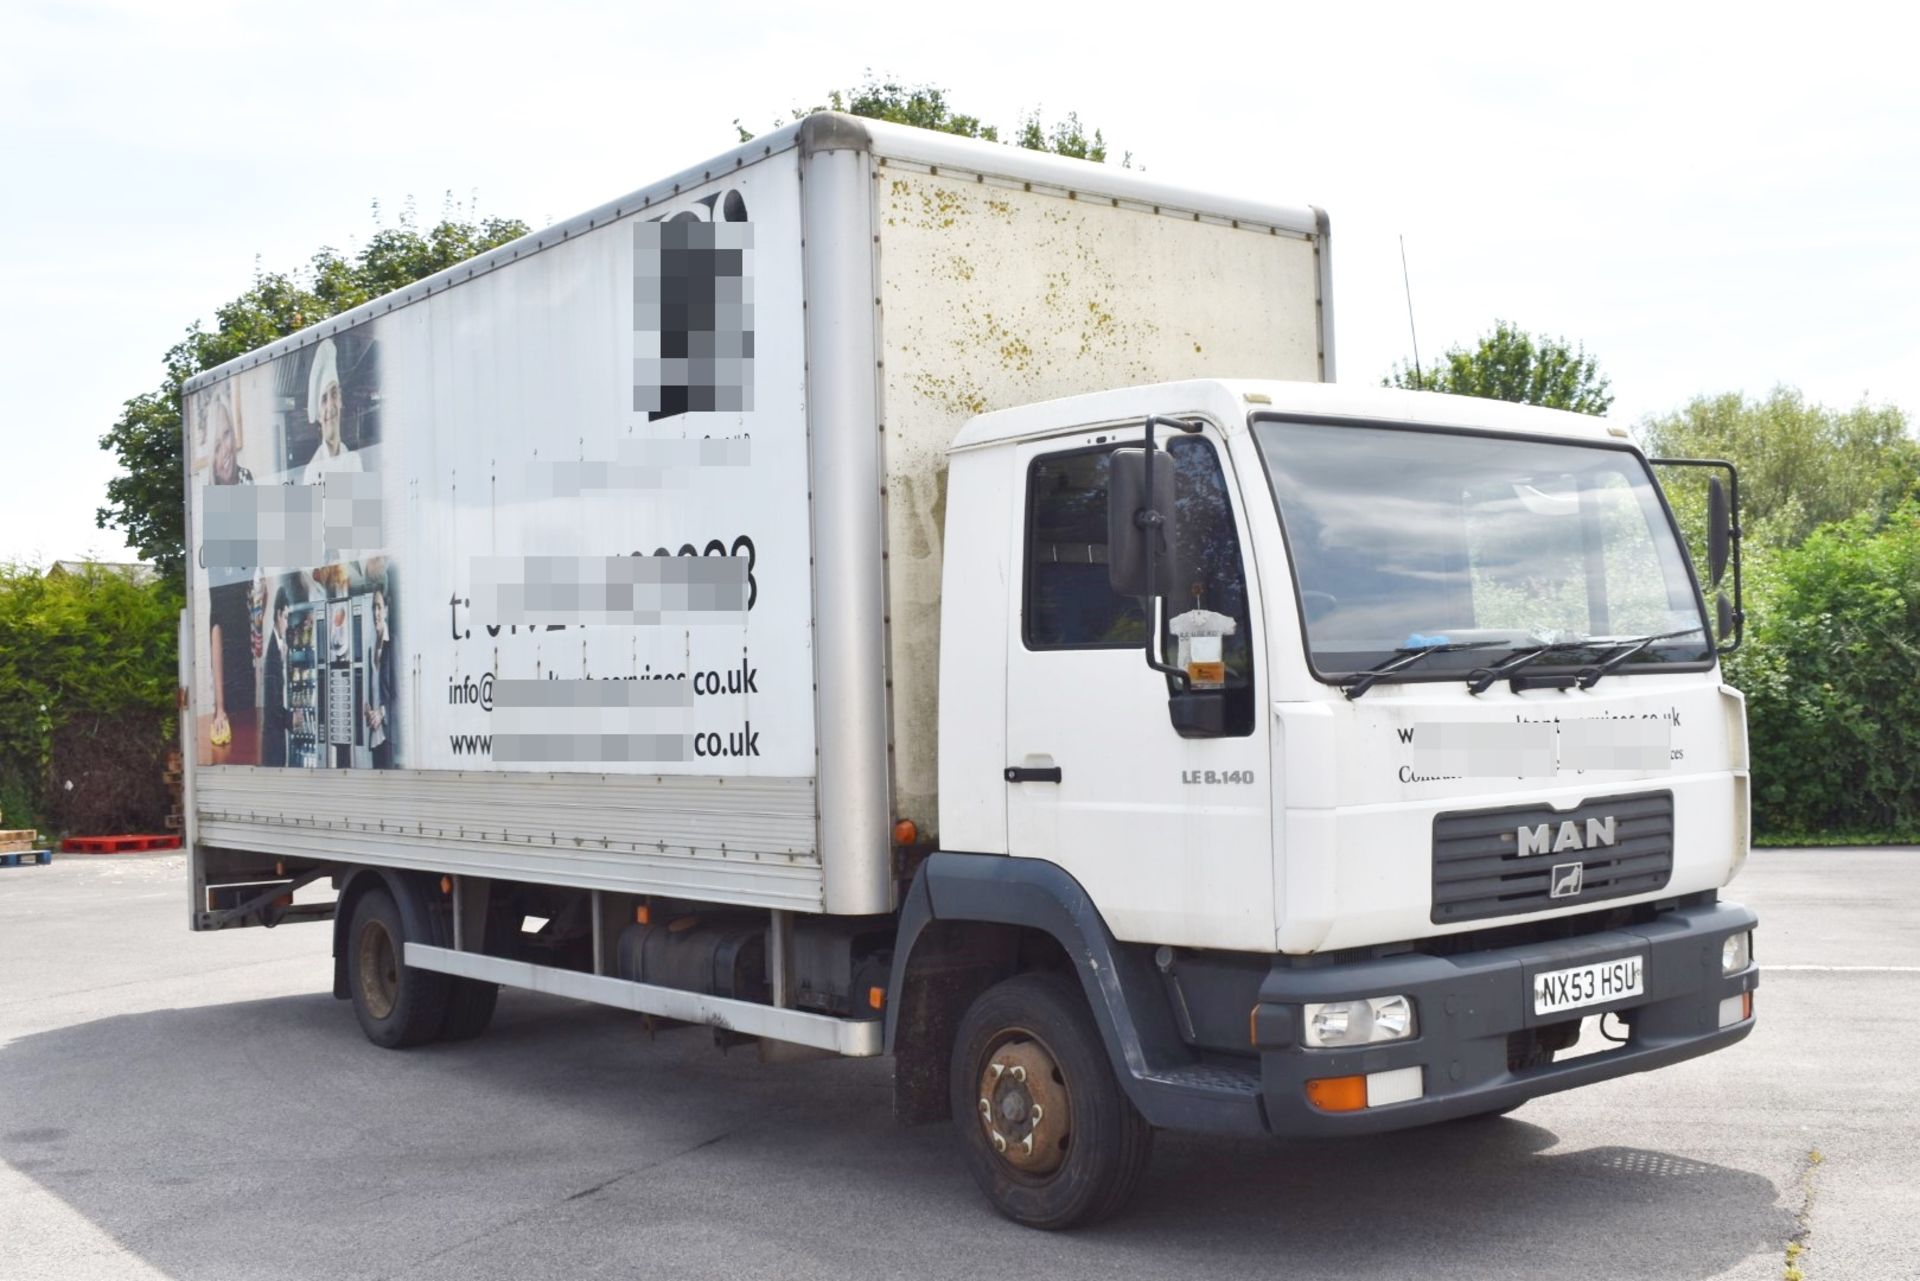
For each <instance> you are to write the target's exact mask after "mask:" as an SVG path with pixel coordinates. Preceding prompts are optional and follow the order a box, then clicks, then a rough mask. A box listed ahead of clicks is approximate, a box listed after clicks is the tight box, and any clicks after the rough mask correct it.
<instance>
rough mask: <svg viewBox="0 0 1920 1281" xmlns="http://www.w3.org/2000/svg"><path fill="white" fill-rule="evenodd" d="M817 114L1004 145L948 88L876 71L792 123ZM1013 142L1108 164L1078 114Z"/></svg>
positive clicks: (1099, 139) (1029, 119)
mask: <svg viewBox="0 0 1920 1281" xmlns="http://www.w3.org/2000/svg"><path fill="white" fill-rule="evenodd" d="M816 111H844V112H846V113H847V114H848V115H852V116H864V117H865V118H866V119H868V120H886V121H891V122H892V123H894V124H900V125H912V126H914V127H915V128H916V129H935V130H938V131H939V132H941V133H953V134H959V135H960V136H961V137H962V138H979V139H982V140H983V141H986V142H998V141H1000V130H999V129H998V128H997V127H995V126H993V125H989V124H982V123H981V121H980V117H978V116H969V115H963V114H961V113H959V112H956V111H954V110H953V109H952V108H951V107H949V106H948V105H947V91H946V90H945V89H941V88H938V87H936V86H933V85H905V84H900V83H898V82H897V81H893V80H879V79H877V78H875V77H874V76H873V74H872V73H871V72H869V73H868V75H867V82H866V83H865V84H864V85H862V86H860V87H859V88H858V89H846V90H841V89H834V90H831V91H830V92H828V94H827V101H826V102H825V103H824V104H822V105H820V106H816V107H795V108H794V109H793V111H792V112H791V113H789V114H790V118H791V119H794V120H803V119H805V118H806V117H808V116H810V115H812V114H813V113H814V112H816ZM783 123H785V122H784V121H780V120H776V121H774V122H773V127H774V128H776V129H778V128H779V127H780V126H781V125H782V124H783ZM733 128H734V131H735V132H736V133H738V134H739V135H740V141H741V142H752V141H753V139H754V136H755V135H754V133H753V131H752V130H750V129H748V128H747V127H746V126H744V125H742V124H741V123H740V120H739V118H738V117H735V119H734V122H733ZM1014 141H1015V143H1016V144H1017V145H1019V146H1022V147H1025V148H1026V149H1027V150H1029V151H1050V152H1053V153H1054V154H1055V155H1061V156H1072V157H1073V158H1075V159H1076V160H1091V161H1093V162H1095V163H1096V164H1104V163H1105V162H1106V159H1107V140H1106V138H1105V137H1104V136H1103V135H1102V134H1101V132H1100V130H1098V129H1095V130H1094V131H1093V137H1091V138H1088V137H1087V135H1086V129H1085V127H1084V126H1083V125H1082V124H1081V123H1080V116H1079V114H1078V113H1077V112H1072V111H1069V112H1068V113H1067V117H1066V119H1065V120H1062V121H1060V122H1059V123H1058V124H1055V125H1053V126H1052V127H1051V128H1049V127H1048V126H1047V125H1046V124H1045V123H1043V122H1042V120H1041V119H1040V112H1039V111H1038V110H1035V111H1032V112H1030V113H1029V114H1028V115H1027V116H1026V117H1025V118H1023V119H1022V120H1021V122H1020V128H1019V130H1018V131H1017V133H1016V134H1015V138H1014ZM1120 164H1121V167H1122V168H1126V169H1131V168H1132V167H1133V153H1132V152H1128V153H1126V154H1125V155H1124V156H1122V157H1121V161H1120Z"/></svg>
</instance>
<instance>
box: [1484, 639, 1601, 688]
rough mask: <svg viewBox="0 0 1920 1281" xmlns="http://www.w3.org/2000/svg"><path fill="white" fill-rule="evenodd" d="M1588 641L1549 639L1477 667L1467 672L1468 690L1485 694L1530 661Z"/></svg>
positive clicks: (1574, 647) (1577, 646)
mask: <svg viewBox="0 0 1920 1281" xmlns="http://www.w3.org/2000/svg"><path fill="white" fill-rule="evenodd" d="M1588 643H1589V642H1588V641H1587V640H1585V639H1584V638H1583V639H1580V640H1563V641H1549V642H1548V643H1547V644H1545V645H1536V646H1534V647H1533V648H1532V649H1523V650H1521V651H1520V652H1519V653H1517V654H1514V655H1513V656H1512V657H1511V658H1509V659H1507V660H1506V661H1505V662H1504V663H1499V664H1496V665H1495V666H1493V667H1476V668H1474V669H1473V670H1472V671H1470V672H1468V673H1467V692H1468V693H1469V694H1484V693H1486V692H1487V691H1488V690H1490V689H1492V688H1493V683H1494V682H1495V681H1497V680H1500V679H1501V678H1502V677H1504V676H1507V675H1510V674H1511V673H1513V672H1517V671H1519V670H1520V669H1521V668H1523V667H1525V666H1527V665H1528V664H1529V663H1532V662H1535V661H1537V660H1539V659H1542V658H1545V657H1546V656H1547V655H1548V654H1551V653H1554V652H1555V651H1557V650H1562V649H1578V648H1579V647H1580V646H1582V645H1585V644H1588Z"/></svg>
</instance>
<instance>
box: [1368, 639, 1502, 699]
mask: <svg viewBox="0 0 1920 1281" xmlns="http://www.w3.org/2000/svg"><path fill="white" fill-rule="evenodd" d="M1504 643H1505V642H1504V641H1457V642H1453V641H1442V642H1441V643H1440V644H1438V645H1416V646H1412V647H1410V648H1405V649H1396V650H1394V651H1393V652H1394V654H1395V655H1396V656H1397V657H1394V658H1390V659H1388V660H1387V661H1386V662H1384V663H1381V664H1380V665H1379V666H1378V667H1369V668H1368V669H1367V670H1366V671H1364V672H1361V673H1360V674H1359V675H1357V676H1355V677H1354V678H1353V679H1352V680H1350V681H1348V682H1347V683H1346V691H1347V698H1348V699H1355V698H1358V697H1360V696H1361V695H1362V694H1364V693H1366V692H1367V691H1368V690H1370V689H1372V688H1373V687H1374V686H1375V685H1378V684H1379V683H1380V679H1381V678H1382V677H1384V676H1391V675H1393V674H1394V673H1395V672H1397V671H1400V670H1401V669H1402V668H1407V667H1412V666H1413V665H1414V664H1415V663H1417V662H1419V661H1420V660H1421V659H1423V658H1425V657H1426V656H1427V655H1429V654H1452V653H1457V652H1458V651H1460V650H1463V649H1485V648H1487V647H1488V646H1489V645H1501V644H1504Z"/></svg>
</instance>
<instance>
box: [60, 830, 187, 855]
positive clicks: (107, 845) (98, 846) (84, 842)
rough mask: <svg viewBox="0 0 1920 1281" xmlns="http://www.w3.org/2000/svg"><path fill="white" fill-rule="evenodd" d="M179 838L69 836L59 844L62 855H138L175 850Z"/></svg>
mask: <svg viewBox="0 0 1920 1281" xmlns="http://www.w3.org/2000/svg"><path fill="white" fill-rule="evenodd" d="M179 848H180V836H179V834H178V833H172V834H168V835H161V836H69V837H68V838H67V839H66V840H64V841H62V842H60V852H61V853H62V854H140V853H144V852H146V851H147V850H177V849H179Z"/></svg>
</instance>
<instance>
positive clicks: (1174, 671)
mask: <svg viewBox="0 0 1920 1281" xmlns="http://www.w3.org/2000/svg"><path fill="white" fill-rule="evenodd" d="M1156 425H1161V426H1166V427H1171V428H1173V429H1174V430H1175V431H1183V432H1186V433H1188V434H1189V435H1192V434H1194V433H1197V432H1198V431H1199V430H1200V428H1201V425H1200V424H1199V423H1189V422H1182V421H1181V420H1180V419H1178V418H1162V417H1161V416H1159V415H1158V414H1148V415H1147V421H1146V428H1147V457H1146V460H1145V461H1146V473H1147V475H1146V489H1147V502H1148V503H1152V502H1153V459H1154V455H1155V454H1157V453H1159V452H1160V451H1159V449H1158V448H1157V447H1155V445H1154V442H1153V429H1154V427H1155V426H1156ZM1133 523H1134V526H1135V528H1137V529H1140V530H1143V531H1145V533H1146V535H1147V586H1148V587H1149V588H1151V587H1152V586H1153V584H1154V583H1155V582H1156V581H1157V580H1156V579H1155V577H1154V563H1153V562H1154V549H1155V547H1156V545H1157V544H1158V543H1159V541H1160V538H1161V535H1162V533H1163V531H1164V530H1165V529H1166V526H1167V520H1166V517H1164V516H1162V515H1161V514H1160V513H1159V512H1158V511H1156V510H1154V509H1153V508H1152V507H1151V506H1149V507H1144V508H1142V509H1141V510H1139V511H1137V512H1135V513H1134V514H1133ZM1159 600H1160V597H1158V596H1155V595H1147V596H1142V597H1141V598H1140V603H1141V605H1142V606H1144V607H1145V613H1146V616H1147V640H1146V645H1145V647H1144V653H1145V654H1146V658H1147V666H1148V667H1151V668H1152V669H1153V670H1154V671H1156V672H1162V673H1164V674H1165V675H1167V676H1170V677H1172V678H1173V679H1174V680H1175V681H1177V682H1179V686H1178V687H1179V689H1181V690H1183V691H1186V690H1191V689H1192V688H1193V685H1192V682H1191V681H1189V680H1188V679H1187V674H1186V673H1185V672H1184V671H1182V670H1180V669H1179V668H1178V667H1175V666H1173V665H1172V664H1171V663H1168V662H1166V661H1164V660H1163V659H1159V658H1156V657H1154V653H1153V649H1154V642H1155V641H1156V640H1157V639H1158V638H1159V635H1160V623H1159V619H1158V618H1157V617H1156V616H1155V615H1156V608H1155V606H1156V602H1158V601H1159Z"/></svg>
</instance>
